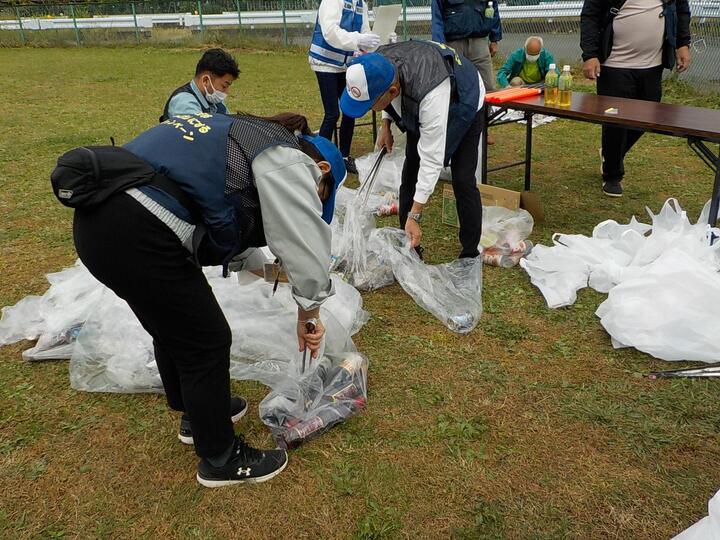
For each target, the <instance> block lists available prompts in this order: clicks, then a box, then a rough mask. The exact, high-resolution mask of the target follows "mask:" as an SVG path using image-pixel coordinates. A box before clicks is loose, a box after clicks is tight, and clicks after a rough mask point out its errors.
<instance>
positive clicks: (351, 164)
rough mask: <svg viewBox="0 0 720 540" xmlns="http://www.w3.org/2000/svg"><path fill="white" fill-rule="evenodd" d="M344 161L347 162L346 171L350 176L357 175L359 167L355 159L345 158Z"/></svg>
mask: <svg viewBox="0 0 720 540" xmlns="http://www.w3.org/2000/svg"><path fill="white" fill-rule="evenodd" d="M343 161H344V162H345V170H346V171H347V172H348V173H350V174H357V173H358V172H357V167H356V166H355V158H353V157H351V156H348V157H344V158H343Z"/></svg>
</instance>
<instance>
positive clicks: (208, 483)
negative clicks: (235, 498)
mask: <svg viewBox="0 0 720 540" xmlns="http://www.w3.org/2000/svg"><path fill="white" fill-rule="evenodd" d="M288 461H289V459H288V457H287V455H285V463H283V464H282V466H281V467H280V468H278V469H277V470H276V471H273V472H271V473H270V474H266V475H265V476H258V477H257V478H247V479H245V480H207V479H205V478H202V477H201V476H200V473H197V475H195V478H196V479H197V481H198V482H199V483H200V485H203V486H205V487H207V488H218V487H225V486H234V485H235V484H262V483H263V482H267V481H268V480H270V479H271V478H275V477H276V476H277V475H278V474H280V473H281V472H283V470H285V467H287V464H288Z"/></svg>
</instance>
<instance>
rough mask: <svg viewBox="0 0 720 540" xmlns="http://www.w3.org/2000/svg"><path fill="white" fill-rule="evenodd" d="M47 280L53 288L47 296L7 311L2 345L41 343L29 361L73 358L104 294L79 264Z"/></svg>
mask: <svg viewBox="0 0 720 540" xmlns="http://www.w3.org/2000/svg"><path fill="white" fill-rule="evenodd" d="M46 277H47V280H48V282H49V283H50V288H49V289H48V290H47V291H46V292H45V294H43V295H42V296H28V297H26V298H24V299H22V300H21V301H20V302H18V303H17V304H16V305H15V306H13V307H9V308H3V318H2V321H0V344H2V345H4V344H6V343H13V342H15V341H19V340H20V339H37V343H36V344H35V346H34V347H32V348H30V349H28V350H26V351H24V352H23V358H25V359H26V360H59V359H68V358H70V356H71V355H72V350H73V346H74V343H75V340H76V338H77V336H78V334H79V333H80V329H81V328H82V324H83V323H84V322H85V319H87V317H88V316H89V314H90V312H91V311H92V309H93V307H94V305H95V303H96V302H97V300H98V299H99V298H100V296H101V295H102V294H103V290H104V286H103V285H102V284H101V283H100V282H98V281H97V280H96V279H95V278H94V277H93V276H92V274H90V272H88V270H87V268H85V267H84V266H83V265H82V264H81V263H80V262H79V261H78V262H76V263H75V266H72V267H70V268H66V269H64V270H62V271H60V272H55V273H52V274H48V275H47V276H46Z"/></svg>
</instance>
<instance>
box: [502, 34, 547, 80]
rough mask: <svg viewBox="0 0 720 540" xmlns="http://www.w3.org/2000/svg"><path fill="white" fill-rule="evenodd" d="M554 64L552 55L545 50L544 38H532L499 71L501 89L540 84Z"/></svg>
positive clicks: (509, 57)
mask: <svg viewBox="0 0 720 540" xmlns="http://www.w3.org/2000/svg"><path fill="white" fill-rule="evenodd" d="M554 63H555V59H554V58H553V56H552V54H550V53H549V52H548V51H547V50H546V49H544V48H543V38H541V37H540V36H530V37H529V38H527V39H526V40H525V45H524V46H523V47H520V48H519V49H517V50H515V51H514V52H513V53H512V54H511V55H510V56H508V58H507V60H506V61H505V64H503V66H502V67H501V68H500V69H499V70H498V74H497V82H498V84H499V85H500V87H501V88H505V87H507V86H522V85H524V84H536V83H540V82H543V81H544V80H545V75H547V72H548V71H550V65H551V64H554Z"/></svg>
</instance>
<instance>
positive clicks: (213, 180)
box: [73, 113, 346, 487]
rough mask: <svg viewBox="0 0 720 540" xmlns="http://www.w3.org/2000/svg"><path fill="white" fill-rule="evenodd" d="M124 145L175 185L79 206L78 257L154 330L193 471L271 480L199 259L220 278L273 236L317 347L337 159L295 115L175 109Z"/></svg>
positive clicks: (274, 456) (272, 453)
mask: <svg viewBox="0 0 720 540" xmlns="http://www.w3.org/2000/svg"><path fill="white" fill-rule="evenodd" d="M295 133H303V134H302V135H296V134H295ZM125 148H126V149H127V150H129V151H130V152H132V153H133V154H135V155H136V156H138V157H140V158H142V159H144V160H145V161H146V162H148V163H149V164H150V165H152V166H153V167H154V168H155V170H157V171H158V172H160V173H162V174H164V175H165V176H166V177H168V178H170V180H171V186H175V187H176V188H177V190H179V191H178V192H177V194H174V195H173V194H170V191H172V190H171V189H169V188H166V189H165V190H163V189H160V188H158V187H156V186H153V185H143V186H140V187H136V188H131V189H128V190H127V191H125V192H119V193H117V194H115V195H113V196H111V197H110V198H108V199H107V200H105V201H104V202H103V203H101V204H98V205H96V206H92V207H86V208H78V209H77V210H76V211H75V218H74V224H73V234H74V240H75V247H76V249H77V252H78V255H79V256H80V259H81V260H82V261H83V263H84V264H85V266H87V268H88V270H90V272H91V273H92V274H93V275H94V276H95V277H96V278H97V279H98V280H99V281H101V282H102V283H104V284H105V285H107V286H108V287H109V288H110V289H112V290H113V291H114V292H115V293H116V294H117V295H118V296H119V297H121V298H123V299H124V300H126V301H127V303H128V304H129V306H130V308H131V309H132V310H133V312H134V313H135V315H136V316H137V318H138V320H139V321H140V323H141V324H142V326H143V327H144V328H145V330H147V332H148V333H149V334H150V335H151V336H152V338H153V343H154V349H155V361H156V363H157V367H158V371H159V372H160V376H161V379H162V382H163V387H164V389H165V394H166V397H167V401H168V405H169V406H170V408H171V409H173V410H175V411H181V412H182V413H183V417H182V419H181V423H180V433H179V438H180V440H181V441H182V442H184V443H188V444H194V445H195V452H196V453H197V455H198V456H199V457H200V461H199V463H198V468H197V480H198V482H200V484H202V485H204V486H207V487H218V486H224V485H230V484H236V483H243V482H247V483H257V482H263V481H265V480H268V479H270V478H272V477H273V476H275V475H277V474H279V473H280V471H282V470H283V468H284V467H285V466H286V464H287V459H288V458H287V454H286V453H285V451H284V450H257V449H255V448H253V447H251V446H250V445H248V444H247V443H246V442H245V440H244V439H243V437H242V436H236V435H235V432H234V429H233V422H235V421H237V420H239V419H240V418H241V417H242V416H243V415H244V414H245V412H246V411H247V402H246V401H245V400H244V399H242V398H240V397H231V394H230V374H229V368H230V344H231V332H230V328H229V327H228V323H227V321H226V320H225V317H224V315H223V312H222V310H221V309H220V307H219V305H218V303H217V300H216V299H215V296H214V295H213V293H212V289H211V288H210V286H209V285H208V282H207V280H206V279H205V275H204V274H203V271H202V269H201V266H202V265H223V271H224V273H225V275H227V270H228V267H229V266H230V265H231V264H232V265H233V267H235V268H242V267H243V266H244V264H245V261H247V260H248V258H249V257H251V256H252V254H253V251H254V250H255V249H256V248H258V247H260V246H265V245H267V246H269V248H270V250H271V251H272V252H273V254H274V255H275V256H276V257H277V258H278V259H279V260H280V261H281V264H282V267H283V269H284V271H285V272H286V273H287V276H288V279H289V281H290V283H291V285H292V294H293V297H294V299H295V301H296V303H297V306H298V310H297V339H298V347H299V350H303V349H304V348H305V347H307V349H308V350H309V351H311V353H312V356H313V357H316V356H317V354H318V351H319V348H320V345H321V341H322V338H323V335H324V333H325V328H324V326H323V324H322V321H321V320H320V306H321V305H322V303H323V302H324V301H325V300H327V299H328V298H329V297H330V296H332V295H333V294H334V287H333V283H332V281H331V279H330V276H329V267H330V239H331V232H330V226H329V222H330V220H331V218H332V214H333V206H334V200H335V191H336V189H337V187H338V186H339V184H340V183H341V182H342V181H343V180H344V178H345V176H346V172H345V167H344V164H343V160H342V156H341V155H340V152H339V151H338V149H337V148H336V147H335V146H334V145H333V144H332V143H331V142H330V141H328V140H327V139H325V138H323V137H320V136H313V135H312V134H310V132H309V129H308V127H307V121H306V120H305V118H304V117H302V116H299V115H294V114H285V115H280V116H278V117H274V118H272V119H262V118H256V117H251V116H241V115H211V114H206V113H198V114H196V115H179V116H176V117H174V118H171V119H169V120H167V121H165V122H163V123H162V124H159V125H157V126H156V127H154V128H151V129H149V130H148V131H145V132H144V133H142V134H140V135H139V136H138V137H136V138H135V139H133V140H132V141H130V142H129V143H128V144H127V145H125ZM181 200H182V201H184V202H181ZM311 320H313V321H314V323H315V329H314V330H313V331H308V329H307V328H306V323H307V322H308V321H311Z"/></svg>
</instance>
